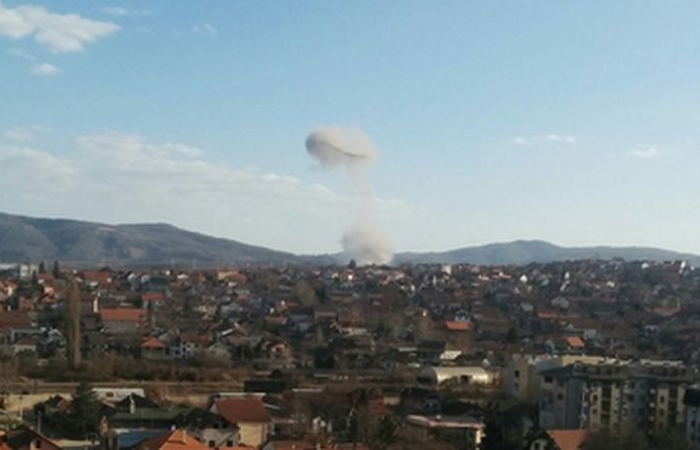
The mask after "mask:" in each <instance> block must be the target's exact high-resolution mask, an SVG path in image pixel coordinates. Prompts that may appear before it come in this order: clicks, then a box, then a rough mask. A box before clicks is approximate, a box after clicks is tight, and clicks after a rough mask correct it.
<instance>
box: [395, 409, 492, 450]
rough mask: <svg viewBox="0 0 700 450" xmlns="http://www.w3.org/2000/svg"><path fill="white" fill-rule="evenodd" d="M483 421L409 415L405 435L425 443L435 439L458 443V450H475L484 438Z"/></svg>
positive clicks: (467, 418)
mask: <svg viewBox="0 0 700 450" xmlns="http://www.w3.org/2000/svg"><path fill="white" fill-rule="evenodd" d="M485 429H486V425H485V424H484V422H483V421H481V420H479V419H476V418H473V417H470V416H468V415H461V416H445V415H433V416H427V415H417V414H411V415H408V416H406V419H405V433H406V435H407V436H408V437H409V438H410V439H414V440H416V441H418V442H427V441H429V440H431V439H433V438H435V437H437V438H438V439H439V440H441V441H447V442H454V443H459V445H460V448H465V449H471V450H475V449H478V448H479V446H480V445H481V441H482V440H483V438H484V436H485Z"/></svg>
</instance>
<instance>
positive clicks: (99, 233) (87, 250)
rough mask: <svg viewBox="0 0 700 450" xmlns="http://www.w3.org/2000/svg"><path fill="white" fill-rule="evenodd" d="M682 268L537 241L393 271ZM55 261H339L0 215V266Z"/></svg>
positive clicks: (404, 259) (203, 238) (151, 227)
mask: <svg viewBox="0 0 700 450" xmlns="http://www.w3.org/2000/svg"><path fill="white" fill-rule="evenodd" d="M613 258H622V259H625V260H657V261H659V260H680V259H683V260H688V261H689V262H691V263H693V264H695V265H700V256H698V255H694V254H690V253H680V252H674V251H670V250H664V249H659V248H653V247H613V246H592V247H562V246H558V245H555V244H552V243H550V242H546V241H542V240H517V241H513V242H502V243H492V244H486V245H480V246H470V247H463V248H457V249H453V250H448V251H444V252H404V253H398V254H396V255H395V258H394V261H393V264H402V263H445V264H458V263H471V264H479V265H522V264H528V263H534V262H537V263H545V262H553V261H564V260H575V259H613ZM53 260H58V261H61V262H64V263H67V264H72V265H84V266H87V265H92V266H96V265H112V266H148V265H151V266H167V265H178V266H185V265H186V266H189V265H197V266H201V267H204V266H215V265H227V264H259V265H263V264H266V265H267V264H270V265H271V264H275V265H279V264H315V265H330V264H334V263H339V262H341V261H342V260H343V258H342V256H341V255H297V254H293V253H290V252H284V251H278V250H272V249H269V248H266V247H263V246H257V245H250V244H245V243H243V242H240V241H236V240H232V239H225V238H218V237H212V236H208V235H205V234H202V233H198V232H194V231H188V230H184V229H181V228H178V227H175V226H174V225H170V224H167V223H141V224H139V223H136V224H134V223H131V224H120V225H109V224H104V223H99V222H91V221H80V220H73V219H47V218H35V217H28V216H21V215H12V214H7V213H0V262H38V261H53Z"/></svg>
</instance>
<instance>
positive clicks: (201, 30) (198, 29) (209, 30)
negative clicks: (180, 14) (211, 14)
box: [192, 23, 219, 36]
mask: <svg viewBox="0 0 700 450" xmlns="http://www.w3.org/2000/svg"><path fill="white" fill-rule="evenodd" d="M192 31H193V32H195V33H197V34H207V35H209V36H216V35H217V34H219V30H217V29H216V28H215V27H214V26H213V25H212V24H209V23H203V24H200V25H195V26H194V27H192Z"/></svg>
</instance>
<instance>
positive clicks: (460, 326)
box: [445, 320, 472, 331]
mask: <svg viewBox="0 0 700 450" xmlns="http://www.w3.org/2000/svg"><path fill="white" fill-rule="evenodd" d="M445 327H447V329H448V330H449V331H469V330H471V329H472V324H471V323H469V322H458V321H454V320H448V321H447V322H445Z"/></svg>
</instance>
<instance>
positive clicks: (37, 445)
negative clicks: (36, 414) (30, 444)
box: [34, 439, 41, 448]
mask: <svg viewBox="0 0 700 450" xmlns="http://www.w3.org/2000/svg"><path fill="white" fill-rule="evenodd" d="M34 446H35V447H36V448H41V439H37V440H36V444H35V445H34Z"/></svg>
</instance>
